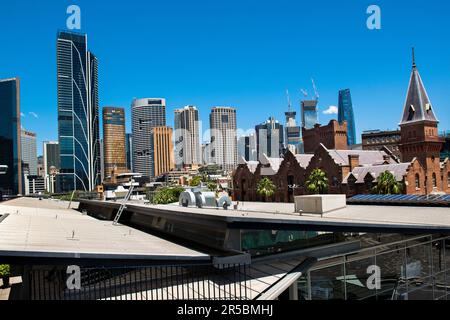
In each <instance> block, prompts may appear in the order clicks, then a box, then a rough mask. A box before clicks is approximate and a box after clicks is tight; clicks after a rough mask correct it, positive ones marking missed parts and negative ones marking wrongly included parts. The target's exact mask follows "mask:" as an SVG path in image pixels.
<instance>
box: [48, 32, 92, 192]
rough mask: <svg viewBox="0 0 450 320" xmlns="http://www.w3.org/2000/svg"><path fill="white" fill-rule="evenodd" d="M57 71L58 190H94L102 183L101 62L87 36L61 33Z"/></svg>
mask: <svg viewBox="0 0 450 320" xmlns="http://www.w3.org/2000/svg"><path fill="white" fill-rule="evenodd" d="M57 74H58V137H59V144H60V161H61V168H60V173H59V175H58V186H59V189H60V190H59V191H61V192H66V191H72V190H81V191H91V190H94V188H95V187H96V186H97V185H99V184H100V183H101V181H100V180H101V174H100V140H99V134H100V131H99V110H98V105H99V101H98V62H97V58H96V57H95V56H94V55H93V54H92V53H91V52H89V51H88V50H87V36H86V35H84V34H79V33H73V32H67V31H61V32H59V33H58V39H57Z"/></svg>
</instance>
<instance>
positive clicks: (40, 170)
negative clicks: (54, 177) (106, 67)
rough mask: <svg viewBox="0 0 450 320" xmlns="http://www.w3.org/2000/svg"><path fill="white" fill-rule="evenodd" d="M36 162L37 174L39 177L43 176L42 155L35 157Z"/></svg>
mask: <svg viewBox="0 0 450 320" xmlns="http://www.w3.org/2000/svg"><path fill="white" fill-rule="evenodd" d="M37 160H38V163H37V175H38V176H39V177H43V178H44V177H45V173H44V156H39V157H37Z"/></svg>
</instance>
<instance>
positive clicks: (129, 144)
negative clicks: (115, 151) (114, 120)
mask: <svg viewBox="0 0 450 320" xmlns="http://www.w3.org/2000/svg"><path fill="white" fill-rule="evenodd" d="M125 152H126V154H127V170H128V171H129V172H131V171H133V135H132V134H131V133H127V134H126V135H125Z"/></svg>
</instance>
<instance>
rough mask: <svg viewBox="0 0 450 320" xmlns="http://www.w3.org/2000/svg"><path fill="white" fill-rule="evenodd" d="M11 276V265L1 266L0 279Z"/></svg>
mask: <svg viewBox="0 0 450 320" xmlns="http://www.w3.org/2000/svg"><path fill="white" fill-rule="evenodd" d="M10 274H11V268H10V266H9V264H0V277H7V276H9V275H10Z"/></svg>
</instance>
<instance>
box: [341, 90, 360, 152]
mask: <svg viewBox="0 0 450 320" xmlns="http://www.w3.org/2000/svg"><path fill="white" fill-rule="evenodd" d="M338 121H339V123H340V124H342V123H343V122H344V121H347V143H348V145H349V146H352V145H355V144H356V129H355V116H354V114H353V104H352V95H351V94H350V89H345V90H341V91H339V115H338Z"/></svg>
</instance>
